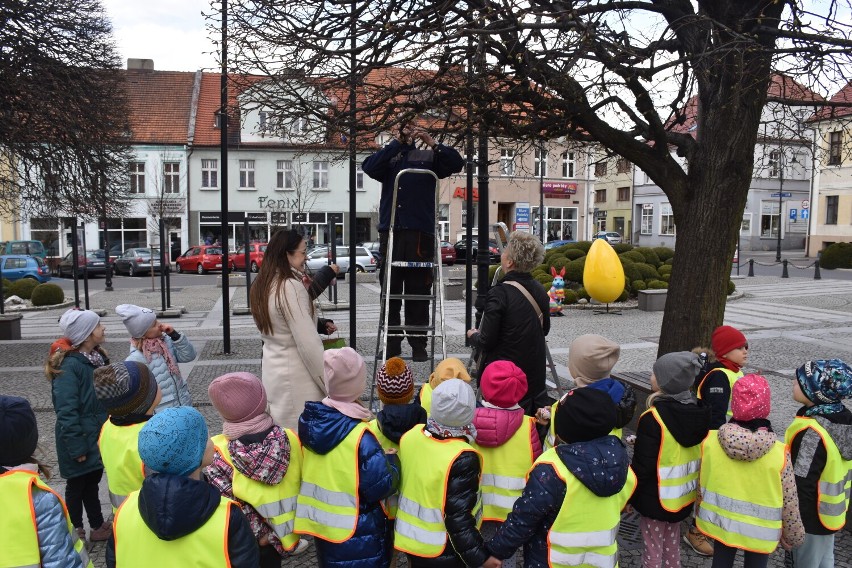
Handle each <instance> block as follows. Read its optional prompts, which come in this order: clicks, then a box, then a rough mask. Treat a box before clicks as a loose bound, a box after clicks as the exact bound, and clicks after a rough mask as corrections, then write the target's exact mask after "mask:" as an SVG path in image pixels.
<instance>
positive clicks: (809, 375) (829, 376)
mask: <svg viewBox="0 0 852 568" xmlns="http://www.w3.org/2000/svg"><path fill="white" fill-rule="evenodd" d="M796 380H798V381H799V386H800V387H801V388H802V393H803V394H804V395H805V396H806V397H808V400H810V401H811V402H813V403H814V404H836V403H838V402H840V401H841V400H843V399H844V398H849V397H850V396H852V368H850V367H849V365H847V364H846V363H844V362H843V361H841V360H840V359H817V360H816V361H808V362H807V363H805V364H804V365H802V366H801V367H799V368H798V369H796Z"/></svg>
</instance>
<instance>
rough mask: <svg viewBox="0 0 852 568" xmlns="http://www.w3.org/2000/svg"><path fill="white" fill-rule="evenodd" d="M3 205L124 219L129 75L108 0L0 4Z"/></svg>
mask: <svg viewBox="0 0 852 568" xmlns="http://www.w3.org/2000/svg"><path fill="white" fill-rule="evenodd" d="M0 46H3V47H2V48H0V113H2V120H0V162H2V163H3V164H5V165H8V166H9V167H5V166H4V167H0V211H2V212H3V213H6V214H7V215H11V216H15V215H19V214H21V215H23V216H26V214H32V215H42V216H49V215H51V214H52V215H55V214H56V212H57V211H62V212H66V213H68V214H72V215H76V216H82V217H85V218H94V217H98V216H100V217H104V216H110V217H118V216H121V215H122V214H123V213H124V212H125V208H126V205H127V199H126V196H127V183H126V180H127V177H126V176H127V160H128V157H129V153H128V148H129V146H128V144H127V139H128V136H127V135H128V132H129V129H128V122H127V116H128V113H127V110H126V103H125V82H124V78H123V76H122V75H121V74H120V73H119V72H117V69H119V67H120V62H119V60H118V57H117V55H116V52H115V46H114V43H113V39H112V30H111V27H110V24H109V21H108V19H107V18H106V15H105V14H104V11H103V7H102V6H101V3H100V0H36V1H25V0H9V1H6V2H3V3H2V5H0Z"/></svg>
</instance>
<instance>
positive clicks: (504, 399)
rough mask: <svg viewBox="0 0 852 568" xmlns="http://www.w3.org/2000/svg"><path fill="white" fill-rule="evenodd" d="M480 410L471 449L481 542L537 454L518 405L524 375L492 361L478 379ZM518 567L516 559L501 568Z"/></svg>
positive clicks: (517, 492) (531, 428)
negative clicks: (477, 463) (478, 474)
mask: <svg viewBox="0 0 852 568" xmlns="http://www.w3.org/2000/svg"><path fill="white" fill-rule="evenodd" d="M479 386H480V390H481V392H482V406H481V407H479V408H477V409H476V413H475V415H474V418H473V425H474V426H475V427H476V444H474V448H476V449H477V450H478V451H479V453H480V454H481V455H482V483H481V487H482V520H483V523H482V537H483V538H485V539H488V538H491V537H492V536H494V533H495V532H497V527H499V526H500V523H502V522H503V521H505V520H506V517H507V516H508V514H509V512H510V511H511V510H512V507H513V506H514V504H515V500H516V499H517V498H518V497H520V496H521V492H522V491H523V489H524V485H525V484H526V478H527V473H528V472H529V470H530V469H531V468H532V465H533V462H535V460H536V458H538V456H539V455H541V442H540V441H539V439H538V431H537V430H536V423H535V419H534V418H533V417H531V416H525V415H524V409H523V408H521V406H520V405H519V404H518V402H519V401H520V400H521V399H522V398H523V396H524V394H526V392H527V376H526V373H524V371H523V370H522V369H521V368H520V367H518V366H517V365H515V364H514V363H512V362H511V361H493V362H491V363H489V364H488V366H487V367H485V369H483V371H482V374H481V375H480V377H479ZM520 563H521V560H520V559H519V558H518V557H517V556H515V557H512V558H509V559H506V560H504V561H503V568H514V567H515V566H518V565H519V564H520Z"/></svg>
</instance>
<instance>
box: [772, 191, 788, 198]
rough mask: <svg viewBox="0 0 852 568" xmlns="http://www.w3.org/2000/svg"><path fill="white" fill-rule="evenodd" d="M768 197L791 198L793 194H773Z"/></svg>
mask: <svg viewBox="0 0 852 568" xmlns="http://www.w3.org/2000/svg"><path fill="white" fill-rule="evenodd" d="M769 197H793V194H792V193H787V192H786V191H785V192H784V193H773V194H771V195H770V196H769Z"/></svg>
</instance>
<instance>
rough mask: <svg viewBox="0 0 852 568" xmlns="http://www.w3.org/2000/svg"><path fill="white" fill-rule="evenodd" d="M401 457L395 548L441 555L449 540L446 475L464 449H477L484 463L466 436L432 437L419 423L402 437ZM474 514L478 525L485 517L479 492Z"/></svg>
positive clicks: (471, 450) (427, 555) (421, 555)
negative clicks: (465, 439) (450, 437)
mask: <svg viewBox="0 0 852 568" xmlns="http://www.w3.org/2000/svg"><path fill="white" fill-rule="evenodd" d="M399 445H400V450H399V459H400V464H401V467H402V473H401V482H400V483H401V485H400V489H399V494H400V496H399V510H398V511H397V515H396V523H395V525H394V548H396V549H397V550H401V551H403V552H407V553H409V554H413V555H415V556H420V557H423V558H434V557H436V556H439V555H440V554H441V553H442V552H443V551H444V547H445V546H446V544H447V527H446V526H445V525H444V505H445V503H446V498H447V477H448V476H449V474H450V468H451V467H452V464H453V462H454V461H455V460H456V458H457V457H458V456H459V455H461V454H462V452H474V453H476V455H477V456H478V457H479V460H480V465H482V456H481V455H479V453H478V452H476V450H475V449H473V448H472V447H471V446H470V444H468V443H467V442H465V441H464V440H460V439H456V438H452V439H447V440H439V439H437V438H433V437H431V436H430V435H429V434H428V433H427V432H425V431H424V427H423V425H422V424H419V425H417V426H415V427H414V428H412V429H411V430H409V431H408V432H407V433H406V434H405V435H403V437H402V439H401V440H400V444H399ZM471 514H472V515H473V516H474V518H475V519H476V525H477V527H479V525H480V522H481V520H482V494H481V492H480V494H479V496H478V499H477V501H476V504H475V505H474V508H473V511H471Z"/></svg>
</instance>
